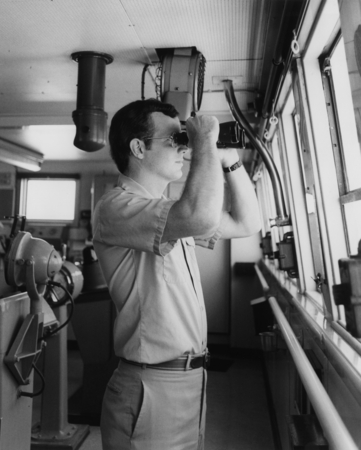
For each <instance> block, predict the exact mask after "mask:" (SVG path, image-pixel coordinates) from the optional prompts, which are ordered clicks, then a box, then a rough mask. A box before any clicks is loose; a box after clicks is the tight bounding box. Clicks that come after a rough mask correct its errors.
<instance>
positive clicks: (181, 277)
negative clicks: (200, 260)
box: [163, 238, 199, 284]
mask: <svg viewBox="0 0 361 450" xmlns="http://www.w3.org/2000/svg"><path fill="white" fill-rule="evenodd" d="M183 245H184V246H185V247H187V250H186V252H187V259H188V262H187V261H186V259H185V255H184V251H183V248H182V244H181V241H180V240H178V241H177V244H176V245H175V246H174V248H173V250H172V251H171V252H169V253H168V254H167V255H166V256H165V257H164V258H163V275H164V279H165V281H166V282H167V283H170V284H181V283H182V284H184V283H186V282H187V281H188V280H190V281H191V279H192V277H194V276H197V277H198V278H199V272H198V266H197V261H196V259H195V252H194V247H195V244H194V239H193V238H185V239H183ZM188 266H189V268H188ZM190 271H191V273H190Z"/></svg>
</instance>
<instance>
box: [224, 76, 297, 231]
mask: <svg viewBox="0 0 361 450" xmlns="http://www.w3.org/2000/svg"><path fill="white" fill-rule="evenodd" d="M223 87H224V91H225V95H226V99H227V102H228V105H229V107H230V110H231V112H232V115H233V117H234V119H235V120H236V121H237V122H238V124H239V125H240V127H241V128H243V129H244V131H245V133H246V135H247V137H248V139H249V140H250V141H251V142H252V144H253V145H254V147H255V149H256V151H257V152H258V153H259V154H260V156H261V157H262V159H263V162H264V163H265V165H266V167H267V170H268V173H269V175H270V178H271V182H272V187H273V192H274V196H275V204H276V212H277V217H276V218H275V219H272V220H270V223H271V226H273V225H277V226H278V227H279V226H285V225H290V224H291V221H290V218H289V217H288V216H287V213H286V206H285V200H284V195H283V191H282V185H281V179H280V176H279V174H278V171H277V167H276V164H275V162H274V161H273V158H272V156H271V155H270V153H269V152H268V150H267V147H266V146H265V145H264V143H263V142H262V141H261V139H260V138H259V137H258V136H257V135H256V133H255V132H254V130H253V128H252V127H251V125H250V124H249V122H248V120H247V119H246V118H245V117H244V115H243V114H242V112H241V110H240V108H239V107H238V104H237V100H236V97H235V95H234V90H233V82H232V80H223Z"/></svg>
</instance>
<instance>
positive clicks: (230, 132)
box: [161, 47, 244, 148]
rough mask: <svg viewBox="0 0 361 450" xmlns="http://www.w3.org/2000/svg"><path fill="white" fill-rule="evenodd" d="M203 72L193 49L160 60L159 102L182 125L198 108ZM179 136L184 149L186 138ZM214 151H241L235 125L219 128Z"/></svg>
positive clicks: (203, 64)
mask: <svg viewBox="0 0 361 450" xmlns="http://www.w3.org/2000/svg"><path fill="white" fill-rule="evenodd" d="M163 52H164V51H163ZM205 69H206V59H205V57H204V56H203V55H202V53H200V52H199V51H197V49H196V47H187V48H175V49H169V51H167V52H166V54H165V56H164V57H163V58H162V76H161V99H162V101H163V102H165V103H170V104H172V105H173V106H174V107H175V108H176V110H177V111H178V113H179V120H180V121H181V123H182V124H183V125H184V123H185V122H186V120H187V119H188V118H189V117H190V115H191V112H193V111H194V112H197V111H199V109H200V107H201V104H202V97H203V88H204V77H205ZM181 134H182V135H183V136H180V139H182V141H181V143H182V144H184V145H187V143H188V137H187V136H186V135H185V133H181ZM217 147H218V148H227V147H235V148H240V147H244V133H242V130H241V129H240V127H239V125H238V123H237V122H234V121H232V122H225V123H221V124H220V132H219V136H218V141H217Z"/></svg>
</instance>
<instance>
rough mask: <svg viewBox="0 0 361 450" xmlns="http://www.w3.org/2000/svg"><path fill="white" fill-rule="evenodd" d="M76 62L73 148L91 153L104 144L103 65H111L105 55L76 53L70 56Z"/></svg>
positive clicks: (105, 121)
mask: <svg viewBox="0 0 361 450" xmlns="http://www.w3.org/2000/svg"><path fill="white" fill-rule="evenodd" d="M71 57H72V59H73V60H74V61H76V62H77V63H79V69H78V94H77V102H76V110H75V111H73V121H74V123H75V125H76V135H75V138H74V145H75V147H77V148H79V149H80V150H85V151H86V152H95V151H96V150H100V149H101V148H103V147H104V145H105V144H106V142H107V119H108V114H107V113H106V112H105V111H104V92H105V66H106V65H107V64H110V63H111V62H113V57H112V56H110V55H108V54H106V53H97V52H88V51H87V52H77V53H73V54H72V55H71Z"/></svg>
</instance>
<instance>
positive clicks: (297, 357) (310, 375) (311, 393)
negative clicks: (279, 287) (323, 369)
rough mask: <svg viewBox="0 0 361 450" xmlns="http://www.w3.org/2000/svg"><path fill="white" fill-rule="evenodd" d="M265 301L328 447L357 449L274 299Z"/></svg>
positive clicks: (348, 449) (346, 449)
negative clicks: (268, 304) (268, 305)
mask: <svg viewBox="0 0 361 450" xmlns="http://www.w3.org/2000/svg"><path fill="white" fill-rule="evenodd" d="M268 301H269V303H270V305H271V308H272V311H273V314H274V315H275V318H276V320H277V322H278V325H279V327H280V330H281V332H282V335H283V338H284V340H285V342H286V344H287V347H288V349H289V351H290V353H291V355H292V358H293V361H294V363H295V365H296V367H297V370H298V374H299V375H300V377H301V380H302V383H303V386H304V388H305V389H306V392H307V394H308V397H309V399H310V402H311V403H312V406H313V407H314V409H315V411H316V415H317V418H318V420H319V421H320V424H321V426H322V429H323V432H324V434H325V436H326V439H327V440H328V442H329V443H330V444H331V448H334V449H342V450H357V449H358V447H357V446H356V444H355V442H354V440H353V439H352V437H351V435H350V433H349V431H348V430H347V428H346V426H345V424H344V423H343V421H342V419H341V417H340V416H339V414H338V412H337V410H336V408H335V406H334V405H333V403H332V401H331V399H330V397H329V396H328V394H327V392H326V390H325V388H324V387H323V384H322V383H321V381H320V380H319V378H318V376H317V375H316V373H315V371H314V370H313V368H312V366H311V364H310V362H309V360H308V358H307V356H306V354H305V353H304V351H303V349H302V347H301V345H300V344H299V342H298V340H297V338H296V336H295V335H294V333H293V331H292V328H291V326H290V325H289V323H288V321H287V319H286V317H285V315H284V314H283V312H282V310H281V308H280V307H279V305H278V303H277V300H276V299H275V298H274V297H269V298H268Z"/></svg>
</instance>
